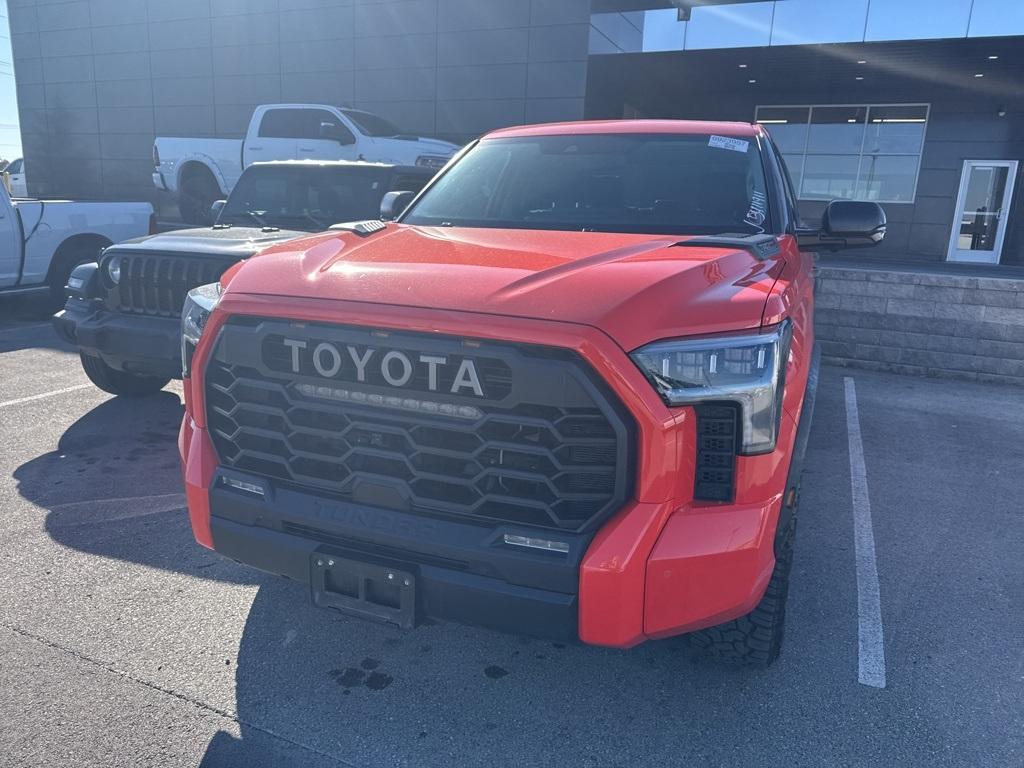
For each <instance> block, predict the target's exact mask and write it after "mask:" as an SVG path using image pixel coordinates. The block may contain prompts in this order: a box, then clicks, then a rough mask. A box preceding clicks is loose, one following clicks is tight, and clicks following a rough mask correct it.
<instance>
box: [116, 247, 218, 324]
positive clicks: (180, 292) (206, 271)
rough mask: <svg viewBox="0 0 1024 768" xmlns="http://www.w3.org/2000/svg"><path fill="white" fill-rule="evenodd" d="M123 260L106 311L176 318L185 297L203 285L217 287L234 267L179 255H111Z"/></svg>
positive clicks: (211, 260)
mask: <svg viewBox="0 0 1024 768" xmlns="http://www.w3.org/2000/svg"><path fill="white" fill-rule="evenodd" d="M111 258H120V260H121V280H120V282H119V283H118V284H117V285H115V286H112V287H110V288H109V289H108V291H107V307H108V308H110V309H112V310H115V311H118V312H128V313H132V314H140V315H156V316H163V317H177V316H179V315H181V308H182V307H183V306H184V304H185V295H186V294H187V293H188V292H189V291H190V290H192V289H193V288H196V287H197V286H200V285H206V284H207V283H215V282H217V281H218V280H220V276H221V275H222V274H224V271H225V270H226V269H227V268H228V267H229V266H231V264H232V263H233V262H232V261H229V260H222V259H214V258H209V257H207V258H197V257H195V256H187V255H179V254H141V253H127V254H118V253H112V254H110V255H109V256H108V257H107V259H105V260H104V265H105V264H106V263H107V261H108V260H109V259H111Z"/></svg>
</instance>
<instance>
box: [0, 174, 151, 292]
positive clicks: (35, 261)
mask: <svg viewBox="0 0 1024 768" xmlns="http://www.w3.org/2000/svg"><path fill="white" fill-rule="evenodd" d="M155 230H156V218H155V217H154V216H153V206H151V205H150V204H149V203H76V202H72V201H70V200H11V197H10V195H9V194H8V192H7V187H6V186H4V185H3V184H0V297H3V296H6V295H19V294H29V293H49V294H50V295H51V296H53V297H54V298H55V299H61V298H63V297H64V284H65V283H66V282H67V279H68V276H69V275H70V274H71V270H73V269H74V268H75V267H76V266H78V265H79V264H83V263H85V262H87V261H95V260H96V258H97V256H98V255H99V253H100V251H101V250H103V249H104V248H106V247H107V246H108V245H112V244H113V243H119V242H121V241H122V240H129V239H131V238H133V237H141V236H142V235H145V234H147V233H149V234H153V233H154V232H155Z"/></svg>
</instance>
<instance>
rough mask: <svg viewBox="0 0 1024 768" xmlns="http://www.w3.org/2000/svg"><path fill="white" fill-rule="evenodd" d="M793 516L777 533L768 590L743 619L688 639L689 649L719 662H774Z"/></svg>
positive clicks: (783, 613)
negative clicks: (773, 562)
mask: <svg viewBox="0 0 1024 768" xmlns="http://www.w3.org/2000/svg"><path fill="white" fill-rule="evenodd" d="M795 535H796V515H795V514H793V515H791V516H790V517H789V522H788V524H787V525H786V530H785V531H783V532H782V533H781V536H780V539H779V542H778V553H777V554H776V557H775V570H773V571H772V577H771V580H770V581H769V582H768V589H767V590H766V591H765V593H764V597H762V598H761V602H759V603H758V604H757V607H756V608H754V610H752V611H751V612H750V613H748V614H747V615H746V616H741V617H740V618H738V619H733V620H732V621H727V622H726V623H724V624H719V625H717V626H714V627H709V628H707V629H702V630H700V631H698V632H693V633H691V634H690V635H689V638H690V645H691V646H692V647H694V648H696V649H698V650H700V651H703V652H704V653H707V654H709V655H710V656H713V657H715V658H717V659H721V660H723V661H727V662H731V663H737V664H746V665H749V666H754V667H762V668H766V667H769V666H771V664H772V662H774V661H775V659H777V658H778V656H779V652H780V651H781V650H782V637H783V631H784V629H785V623H786V597H787V595H788V594H789V574H790V571H791V570H792V567H793V539H794V537H795Z"/></svg>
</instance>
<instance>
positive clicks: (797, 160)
mask: <svg viewBox="0 0 1024 768" xmlns="http://www.w3.org/2000/svg"><path fill="white" fill-rule="evenodd" d="M782 159H783V160H784V161H785V163H786V170H788V171H789V178H790V179H792V180H793V188H794V189H800V183H801V182H802V181H803V177H804V154H803V152H801V153H800V154H799V155H786V154H783V156H782Z"/></svg>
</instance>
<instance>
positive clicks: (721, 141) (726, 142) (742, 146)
mask: <svg viewBox="0 0 1024 768" xmlns="http://www.w3.org/2000/svg"><path fill="white" fill-rule="evenodd" d="M708 146H709V147H716V148H717V149H731V150H732V151H733V152H746V151H747V150H748V149H749V148H750V142H749V141H744V140H743V139H734V138H731V137H730V136H712V137H711V139H710V140H709V141H708Z"/></svg>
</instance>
